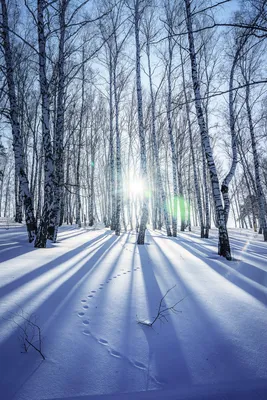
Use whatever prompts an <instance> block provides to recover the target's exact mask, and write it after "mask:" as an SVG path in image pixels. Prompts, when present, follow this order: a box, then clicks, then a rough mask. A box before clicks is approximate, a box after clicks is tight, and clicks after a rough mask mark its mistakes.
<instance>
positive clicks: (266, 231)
mask: <svg viewBox="0 0 267 400" xmlns="http://www.w3.org/2000/svg"><path fill="white" fill-rule="evenodd" d="M244 78H245V81H246V109H247V115H248V123H249V131H250V137H251V145H252V152H253V161H254V169H255V181H256V188H257V198H258V205H259V217H260V218H259V219H260V226H261V228H262V230H263V240H264V241H265V242H267V221H266V214H265V198H264V192H263V190H262V184H261V177H260V166H259V157H258V151H257V145H256V139H255V133H254V126H253V121H252V115H251V107H250V87H249V82H248V80H247V78H246V77H245V76H244Z"/></svg>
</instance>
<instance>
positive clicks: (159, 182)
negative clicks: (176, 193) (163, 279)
mask: <svg viewBox="0 0 267 400" xmlns="http://www.w3.org/2000/svg"><path fill="white" fill-rule="evenodd" d="M146 53H147V61H148V77H149V89H150V97H151V118H152V121H151V122H152V132H151V134H152V143H153V155H154V160H155V167H156V189H157V191H159V193H160V198H161V203H162V208H163V215H164V222H165V227H166V232H167V236H172V233H171V229H170V221H169V215H168V210H167V202H166V194H165V191H164V187H163V183H162V176H161V171H160V162H159V149H158V142H157V133H156V105H155V96H154V90H153V81H152V71H151V61H150V43H149V38H147V44H146ZM157 198H158V196H157ZM157 203H158V200H157ZM159 203H160V202H159ZM159 208H161V207H160V204H159V205H158V209H159ZM155 225H156V221H155Z"/></svg>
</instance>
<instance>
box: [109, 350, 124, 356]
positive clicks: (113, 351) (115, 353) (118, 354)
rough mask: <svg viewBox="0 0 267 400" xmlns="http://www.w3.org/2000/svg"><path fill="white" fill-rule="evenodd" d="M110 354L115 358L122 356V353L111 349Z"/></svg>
mask: <svg viewBox="0 0 267 400" xmlns="http://www.w3.org/2000/svg"><path fill="white" fill-rule="evenodd" d="M109 352H110V354H111V355H112V356H113V357H116V358H121V355H120V353H119V352H118V351H116V350H113V349H110V350H109Z"/></svg>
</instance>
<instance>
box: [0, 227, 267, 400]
mask: <svg viewBox="0 0 267 400" xmlns="http://www.w3.org/2000/svg"><path fill="white" fill-rule="evenodd" d="M230 236H231V244H232V251H233V256H234V258H235V261H233V262H228V261H226V260H224V259H222V258H220V257H219V256H217V255H216V248H217V239H216V232H215V231H212V232H211V238H210V239H200V238H199V236H198V233H197V232H192V233H188V232H187V233H179V237H178V238H177V239H176V238H175V239H174V238H166V236H165V235H164V234H163V233H161V232H159V231H157V232H153V231H150V232H149V233H148V234H147V238H146V244H145V245H144V246H137V245H136V244H135V242H136V234H135V232H128V233H125V234H122V235H121V236H120V237H116V236H114V235H113V234H111V233H110V232H109V231H108V230H105V229H99V230H95V231H88V230H84V229H75V228H74V227H63V228H62V229H61V230H60V234H59V242H58V243H57V244H49V248H47V249H34V248H33V247H32V245H30V244H28V243H27V236H26V232H25V228H19V227H13V228H12V227H11V228H9V229H8V230H5V229H0V260H1V264H0V304H1V307H0V398H1V400H9V399H14V400H43V399H57V400H58V399H69V400H70V399H73V400H74V399H75V400H87V399H88V400H90V399H98V398H99V399H100V400H101V399H102V398H103V399H162V400H164V399H225V400H226V399H235V400H236V399H242V400H243V399H253V400H254V399H266V398H267V309H266V305H267V244H266V243H263V241H262V238H261V237H260V236H258V235H255V234H253V233H252V232H250V231H245V230H243V231H239V230H230ZM174 285H176V287H175V288H174V289H173V290H171V291H170V293H169V294H168V296H167V297H166V301H165V304H166V305H167V306H171V305H173V304H174V303H176V302H177V301H179V300H180V299H182V298H183V297H185V296H186V297H185V299H184V300H183V301H182V302H181V303H180V304H179V306H178V309H179V310H180V311H181V312H180V313H178V314H176V315H175V314H170V315H169V317H168V322H165V323H164V324H162V323H161V322H160V321H157V322H156V323H155V325H154V326H153V329H152V328H149V327H146V326H142V325H139V324H138V323H137V321H138V320H151V319H152V317H153V316H155V315H156V313H157V309H158V305H159V302H160V299H161V298H162V296H163V295H164V294H165V293H166V291H167V290H168V289H169V288H171V287H172V286H174ZM20 307H21V308H22V309H23V310H24V312H27V313H33V312H34V313H35V314H36V315H37V316H38V323H39V325H40V327H41V329H42V332H43V336H44V339H43V352H44V354H45V357H46V360H45V361H42V359H41V357H40V355H39V354H38V353H37V352H35V351H34V350H33V349H30V350H29V352H28V353H27V354H24V353H21V347H20V343H19V341H18V329H17V327H16V326H15V325H14V324H13V323H12V322H10V321H9V320H10V312H18V311H19V310H20ZM151 391H153V392H151ZM122 393H123V395H122ZM96 395H103V396H100V397H98V396H96ZM90 396H93V397H90Z"/></svg>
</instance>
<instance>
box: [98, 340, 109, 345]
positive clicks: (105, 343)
mask: <svg viewBox="0 0 267 400" xmlns="http://www.w3.org/2000/svg"><path fill="white" fill-rule="evenodd" d="M98 342H99V343H100V344H103V345H104V346H107V345H108V342H107V341H106V340H105V339H99V340H98Z"/></svg>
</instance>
